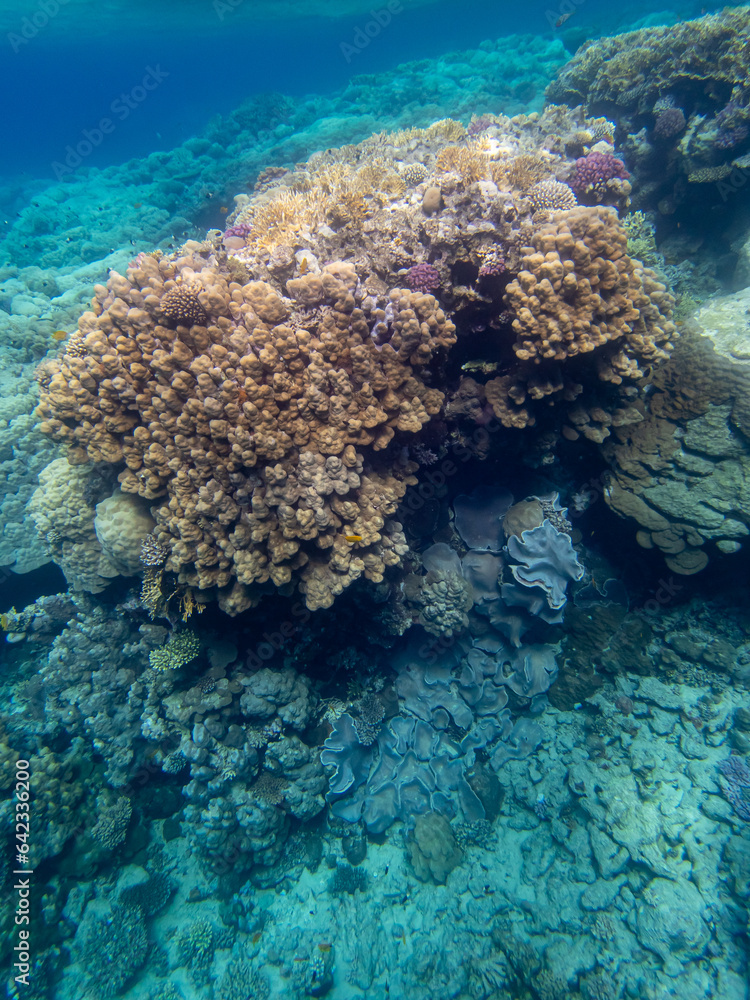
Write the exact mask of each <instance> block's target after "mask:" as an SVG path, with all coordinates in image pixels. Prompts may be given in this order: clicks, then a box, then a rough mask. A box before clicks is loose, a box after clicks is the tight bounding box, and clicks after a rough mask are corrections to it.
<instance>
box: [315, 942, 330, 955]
mask: <svg viewBox="0 0 750 1000" xmlns="http://www.w3.org/2000/svg"><path fill="white" fill-rule="evenodd" d="M318 948H319V949H320V951H322V952H323V953H324V954H325V953H327V952H329V951H330V950H331V945H330V944H329V942H328V941H321V942H320V944H319V945H318Z"/></svg>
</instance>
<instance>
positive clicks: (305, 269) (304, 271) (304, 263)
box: [299, 257, 310, 274]
mask: <svg viewBox="0 0 750 1000" xmlns="http://www.w3.org/2000/svg"><path fill="white" fill-rule="evenodd" d="M309 268H310V265H309V264H308V263H307V257H303V258H302V260H301V261H300V262H299V273H300V274H307V272H308V270H309Z"/></svg>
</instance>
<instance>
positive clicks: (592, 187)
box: [568, 153, 630, 199]
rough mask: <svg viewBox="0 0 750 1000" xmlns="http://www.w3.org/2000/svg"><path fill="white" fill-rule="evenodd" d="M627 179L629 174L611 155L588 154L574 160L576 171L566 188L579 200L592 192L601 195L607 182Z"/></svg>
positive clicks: (620, 162)
mask: <svg viewBox="0 0 750 1000" xmlns="http://www.w3.org/2000/svg"><path fill="white" fill-rule="evenodd" d="M628 177H630V174H629V173H628V172H627V170H626V169H625V164H624V163H623V162H622V160H618V159H617V157H616V156H613V155H612V153H589V154H588V156H579V158H578V159H577V160H576V169H575V172H574V174H573V176H572V177H571V179H570V180H569V181H568V186H569V187H570V188H572V189H573V191H574V192H575V193H576V195H577V196H578V198H579V199H580V198H581V196H582V195H585V194H590V193H592V192H595V193H597V194H600V193H603V192H604V188H605V186H606V184H607V182H608V181H611V180H615V179H617V180H626V179H627V178H628Z"/></svg>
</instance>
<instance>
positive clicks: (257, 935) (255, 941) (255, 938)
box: [253, 931, 261, 944]
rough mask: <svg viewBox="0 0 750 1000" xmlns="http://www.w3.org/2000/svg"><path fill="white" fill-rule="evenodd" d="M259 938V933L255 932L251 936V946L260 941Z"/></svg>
mask: <svg viewBox="0 0 750 1000" xmlns="http://www.w3.org/2000/svg"><path fill="white" fill-rule="evenodd" d="M260 938H261V932H260V931H256V932H255V934H253V944H257V943H258V942H259V941H260Z"/></svg>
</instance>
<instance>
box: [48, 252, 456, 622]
mask: <svg viewBox="0 0 750 1000" xmlns="http://www.w3.org/2000/svg"><path fill="white" fill-rule="evenodd" d="M180 289H183V290H186V291H184V294H182V293H180V294H177V293H178V292H179V290H180ZM287 290H288V292H289V295H290V298H286V297H284V296H282V295H280V294H279V292H278V291H277V290H276V289H275V288H274V287H272V286H271V285H270V284H268V283H266V282H263V281H250V282H248V283H247V284H244V285H241V284H238V283H237V282H232V281H230V280H228V278H227V277H225V276H224V275H223V274H222V273H220V271H219V269H218V268H217V267H216V266H214V265H209V264H207V263H206V262H205V261H204V260H203V259H202V258H199V257H191V256H186V257H182V258H179V259H177V260H172V261H170V260H166V259H162V260H156V259H154V258H153V257H149V256H145V257H140V258H138V259H137V261H135V262H134V263H133V266H131V268H129V269H128V272H127V275H126V276H122V275H119V274H116V273H113V274H112V275H111V276H110V279H109V281H108V283H107V287H106V288H105V287H103V286H97V289H96V299H95V301H94V307H93V311H91V312H88V313H85V314H84V316H83V317H82V318H81V321H80V336H81V338H82V342H83V345H84V348H85V351H84V352H83V353H79V352H77V353H76V355H74V356H73V355H70V354H65V355H63V356H62V358H61V359H60V360H59V361H58V362H55V363H54V364H53V365H52V368H51V370H50V369H48V370H47V371H46V376H47V377H45V380H44V383H43V385H42V393H41V402H40V406H39V413H40V415H41V417H42V425H41V426H42V429H43V430H44V431H45V432H46V433H49V434H51V435H52V436H53V437H55V438H57V439H58V440H62V441H65V442H67V443H68V444H69V446H70V450H69V458H70V461H71V462H73V463H74V464H75V463H79V464H80V463H83V462H86V461H93V462H101V461H105V462H110V463H117V464H123V471H122V472H121V473H120V483H121V487H122V489H123V490H124V491H126V492H130V493H137V494H139V495H140V496H142V497H145V498H146V499H148V500H153V501H155V504H154V506H153V515H154V518H155V520H156V528H155V529H154V532H153V537H154V538H155V540H156V541H157V542H158V544H159V545H160V546H163V547H164V548H165V549H166V550H167V551H168V552H169V555H168V558H167V562H166V569H167V570H170V571H172V572H174V573H176V574H177V576H178V579H179V581H180V582H181V583H183V584H185V585H188V586H192V587H197V588H200V589H202V590H206V589H210V588H218V592H219V594H218V596H219V602H220V604H221V606H222V607H223V608H224V609H225V610H227V611H229V612H230V613H237V612H239V611H241V610H243V609H244V608H245V607H248V606H250V605H251V604H253V603H256V602H257V600H259V598H260V596H261V595H262V594H263V593H264V592H265V591H266V590H268V589H270V588H271V587H273V586H275V587H284V588H290V587H294V586H296V587H298V588H299V589H300V590H301V591H302V592H303V593H304V595H305V599H306V602H307V604H308V607H310V608H318V607H325V606H328V605H330V604H331V603H332V601H333V599H334V597H335V596H336V595H337V594H339V593H341V592H342V591H343V590H344V589H345V588H346V587H347V586H348V585H349V584H351V583H352V582H353V581H354V580H356V579H358V578H359V577H361V576H364V577H366V578H367V579H369V580H373V581H379V580H381V579H382V578H383V573H384V571H385V568H386V567H387V566H389V565H394V564H396V563H397V562H398V561H399V559H400V557H401V555H403V554H404V553H405V551H406V544H405V541H404V536H403V533H402V532H401V526H400V525H399V524H398V522H396V521H393V520H391V518H392V515H393V514H394V513H395V511H396V508H397V506H398V503H399V501H400V499H401V498H402V496H403V494H404V492H405V490H406V487H407V486H408V485H409V483H410V482H412V481H413V479H412V478H411V473H412V471H413V469H414V466H413V465H410V464H409V463H407V462H405V461H400V460H399V458H398V457H395V458H394V457H393V456H392V455H389V456H388V458H387V459H386V458H385V457H383V458H382V460H380V459H379V458H378V456H379V455H382V454H383V453H384V451H385V449H387V448H388V445H389V443H390V442H391V440H392V439H393V438H394V436H395V435H396V434H397V433H398V432H401V433H415V432H417V431H419V430H420V428H421V427H422V426H423V425H424V424H426V423H427V422H428V421H429V420H430V418H431V417H432V416H434V415H435V414H437V413H438V412H439V410H440V408H441V406H442V403H443V395H442V393H440V392H439V391H437V390H435V389H433V388H430V387H428V386H427V385H426V384H425V382H424V381H423V380H422V379H421V378H420V375H419V372H420V370H423V369H424V367H425V366H426V365H427V364H428V363H429V362H430V361H431V360H432V358H433V356H434V355H435V353H436V352H439V351H441V350H444V349H447V348H449V347H450V346H451V344H452V343H453V342H454V340H455V334H454V328H453V324H452V323H450V322H449V321H448V320H447V319H446V317H445V315H444V314H443V312H442V311H441V310H440V308H439V306H438V303H437V301H436V300H435V299H434V298H433V297H432V296H431V295H421V294H419V293H415V292H411V291H408V290H404V289H394V290H393V291H391V292H390V293H389V294H383V296H382V297H380V298H375V297H373V295H371V294H369V295H368V294H367V293H366V292H365V291H363V290H362V289H361V287H360V283H359V281H358V277H357V273H356V271H355V268H354V267H353V266H352V265H351V264H332V265H329V266H327V267H325V268H323V270H322V272H321V273H320V274H311V275H306V276H304V277H301V278H298V279H296V280H293V281H290V282H289V284H288V287H287ZM183 300H184V301H183ZM165 302H166V305H165ZM188 307H189V308H188ZM166 317H169V319H170V321H171V322H170V325H169V326H167V325H162V323H163V320H164V318H166ZM353 538H354V539H356V541H354V542H352V541H351V539H353Z"/></svg>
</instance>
